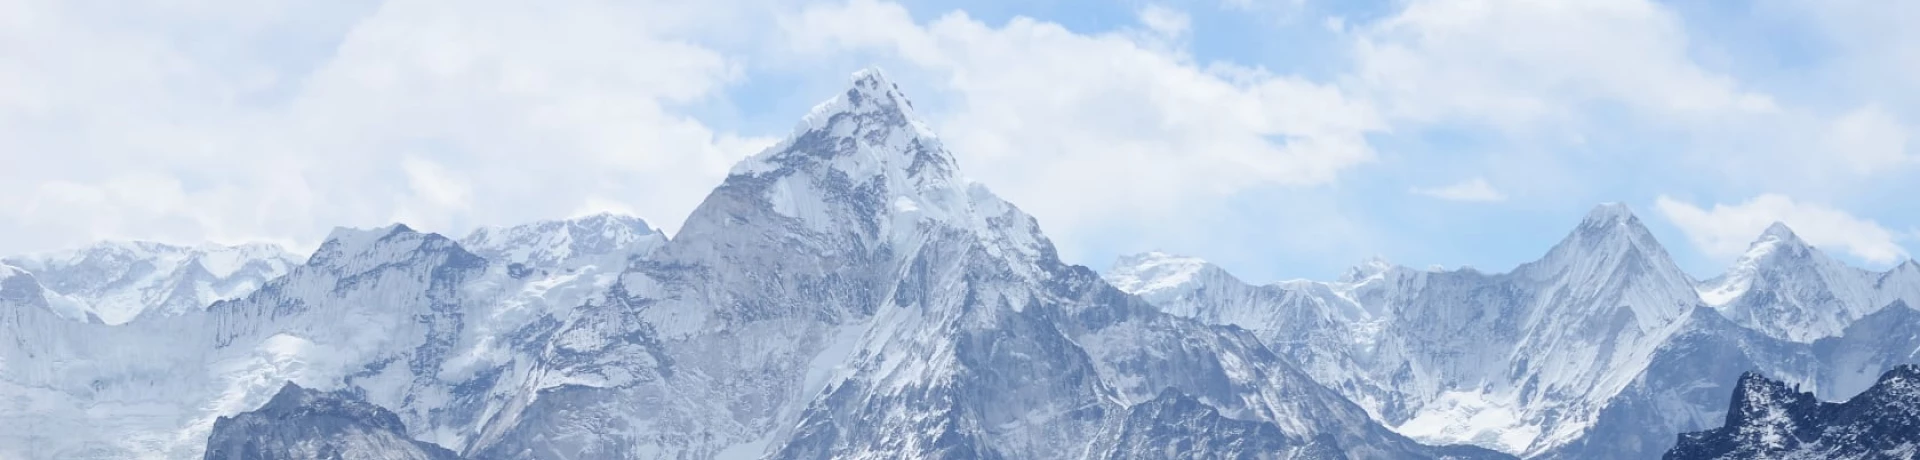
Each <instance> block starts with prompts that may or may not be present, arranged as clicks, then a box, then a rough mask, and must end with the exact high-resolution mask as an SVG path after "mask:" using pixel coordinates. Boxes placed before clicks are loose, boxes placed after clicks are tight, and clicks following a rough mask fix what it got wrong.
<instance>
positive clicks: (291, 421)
mask: <svg viewBox="0 0 1920 460" xmlns="http://www.w3.org/2000/svg"><path fill="white" fill-rule="evenodd" d="M205 458H206V459H207V460H229V459H231V460H248V459H267V458H273V459H286V460H299V459H313V460H319V459H340V460H455V459H457V458H459V457H458V456H456V455H454V453H453V451H450V450H446V449H443V448H441V447H440V446H435V445H432V444H428V443H424V442H419V441H414V440H412V439H410V438H409V437H408V436H407V430H406V427H405V426H403V425H401V423H400V418H399V417H396V416H394V415H393V413H392V412H387V411H386V410H385V409H381V408H379V407H376V406H373V405H371V404H367V403H366V402H363V401H359V400H356V399H354V398H353V395H351V394H346V393H341V392H332V393H322V392H319V391H314V390H310V389H306V388H301V387H300V386H298V385H294V384H291V383H289V384H287V385H286V386H285V387H282V388H281V389H280V392H279V393H278V394H276V395H274V397H273V399H272V400H270V401H267V404H266V405H265V406H261V407H260V408H259V409H254V410H251V411H247V412H243V413H240V414H239V415H235V416H233V417H220V419H219V420H218V421H216V422H214V424H213V435H212V436H211V437H210V438H209V439H208V440H207V454H206V457H205Z"/></svg>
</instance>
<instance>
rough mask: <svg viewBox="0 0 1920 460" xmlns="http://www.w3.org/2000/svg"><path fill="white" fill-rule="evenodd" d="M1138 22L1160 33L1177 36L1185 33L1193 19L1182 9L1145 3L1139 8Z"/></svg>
mask: <svg viewBox="0 0 1920 460" xmlns="http://www.w3.org/2000/svg"><path fill="white" fill-rule="evenodd" d="M1140 23H1141V24H1143V25H1146V26H1147V28H1148V29H1151V30H1153V31H1154V32H1156V33H1159V34H1161V35H1165V36H1169V37H1178V36H1181V35H1186V34H1187V29H1188V28H1189V27H1191V26H1192V24H1193V19H1192V18H1191V17H1189V16H1187V13H1186V12H1184V11H1180V10H1175V9H1172V8H1167V7H1164V6H1160V5H1147V6H1146V7H1145V8H1141V9H1140Z"/></svg>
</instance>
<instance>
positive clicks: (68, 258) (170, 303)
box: [0, 241, 298, 324]
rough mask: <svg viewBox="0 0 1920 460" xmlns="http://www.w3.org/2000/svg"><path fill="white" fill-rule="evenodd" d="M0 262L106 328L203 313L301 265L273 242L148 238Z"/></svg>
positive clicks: (65, 311)
mask: <svg viewBox="0 0 1920 460" xmlns="http://www.w3.org/2000/svg"><path fill="white" fill-rule="evenodd" d="M0 260H5V261H7V263H9V264H13V265H16V266H18V267H20V268H21V269H23V270H25V271H28V272H31V273H33V274H34V275H35V276H36V277H37V278H39V279H40V280H41V283H42V284H43V285H45V286H46V288H47V289H48V290H49V291H50V293H49V295H48V297H49V302H51V303H52V304H53V305H54V307H55V308H56V309H58V310H60V311H61V312H62V315H63V316H66V317H68V318H72V319H74V320H78V321H86V320H87V319H88V318H89V317H92V318H98V320H99V321H102V322H105V323H107V324H124V323H126V322H128V321H132V320H133V319H134V318H136V317H139V316H142V315H152V316H176V315H180V314H184V313H188V312H194V311H199V310H201V309H204V308H206V307H207V306H208V305H211V304H212V303H213V302H215V301H219V300H226V299H234V298H239V297H241V296H244V295H246V294H247V293H249V292H252V291H253V290H254V289H256V288H258V287H259V286H260V285H261V284H263V283H265V282H266V281H267V280H271V279H273V278H276V277H279V276H280V275H283V274H285V273H286V272H287V269H288V268H289V267H292V266H293V265H296V264H298V260H297V258H296V257H295V256H294V255H293V254H291V253H288V252H286V250H284V249H281V248H280V247H279V246H275V245H271V244H243V245H236V246H225V245H217V244H202V245H199V246H191V247H189V246H175V245H169V244H161V243H153V242H142V241H133V242H104V243H99V244H95V245H91V246H87V247H83V248H79V249H73V250H66V251H58V252H49V253H40V254H29V255H23V256H14V257H7V258H5V259H0Z"/></svg>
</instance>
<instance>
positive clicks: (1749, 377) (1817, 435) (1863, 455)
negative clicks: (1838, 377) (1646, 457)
mask: <svg viewBox="0 0 1920 460" xmlns="http://www.w3.org/2000/svg"><path fill="white" fill-rule="evenodd" d="M1732 401H1733V403H1732V405H1731V407H1729V408H1728V411H1727V414H1728V415H1727V422H1726V425H1725V426H1723V427H1720V428H1716V429H1712V430H1708V431H1703V432H1698V433H1687V434H1685V435H1682V436H1680V441H1679V445H1677V446H1675V447H1674V448H1673V450H1671V451H1669V452H1667V454H1666V457H1665V458H1667V459H1671V460H1694V459H1702V460H1704V459H1736V458H1809V459H1811V458H1821V459H1870V458H1875V459H1877V458H1913V457H1914V456H1915V455H1920V367H1915V366H1912V365H1906V366H1899V367H1895V368H1894V369H1893V370H1890V371H1887V373H1886V374H1884V375H1882V376H1881V377H1880V379H1879V381H1878V382H1877V383H1875V384H1874V385H1873V386H1872V387H1871V388H1868V389H1867V391H1865V392H1863V393H1861V394H1860V395H1859V396H1855V397H1853V398H1852V399H1849V400H1847V401H1846V402H1844V403H1825V402H1821V401H1819V400H1818V399H1815V398H1814V397H1813V395H1812V394H1809V393H1802V392H1800V391H1799V390H1798V389H1797V388H1794V387H1790V386H1788V385H1787V384H1785V383H1782V382H1779V381H1774V380H1769V379H1767V378H1766V377H1762V376H1760V374H1757V373H1747V374H1744V375H1742V376H1741V377H1740V382H1739V384H1738V387H1737V389H1736V390H1734V396H1733V398H1732Z"/></svg>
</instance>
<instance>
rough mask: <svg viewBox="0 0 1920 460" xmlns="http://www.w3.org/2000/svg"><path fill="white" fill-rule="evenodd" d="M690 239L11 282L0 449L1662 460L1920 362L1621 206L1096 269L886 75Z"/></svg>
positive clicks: (7, 267)
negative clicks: (1490, 267) (1504, 244)
mask: <svg viewBox="0 0 1920 460" xmlns="http://www.w3.org/2000/svg"><path fill="white" fill-rule="evenodd" d="M679 228H680V230H679V231H678V232H676V233H675V234H674V235H672V236H671V237H669V236H667V235H666V234H664V233H663V232H661V231H659V230H656V229H654V228H653V227H651V226H649V225H648V224H647V223H646V222H644V221H642V220H640V219H638V218H633V217H626V216H616V215H593V216H585V217H578V218H573V219H566V220H556V221H545V222H535V223H529V224H525V225H519V226H510V227H499V228H485V229H480V230H477V231H475V232H473V233H472V234H470V235H468V236H466V237H464V238H458V239H455V238H449V237H446V236H442V235H438V234H434V233H426V232H420V231H416V230H414V229H412V228H409V227H407V226H405V225H400V224H395V225H391V226H387V227H381V228H374V229H345V228H342V229H336V230H335V231H333V232H332V233H331V234H330V235H329V236H328V237H327V238H326V240H325V242H324V243H322V244H321V245H320V246H319V248H318V249H317V250H315V251H314V252H313V253H312V254H311V255H310V256H308V257H307V258H305V260H304V261H302V260H299V259H297V258H294V257H290V256H288V255H287V254H286V253H285V251H281V250H278V249H277V248H273V247H271V246H261V245H249V246H239V247H219V246H212V245H206V246H200V247H192V248H185V247H174V246H166V245H158V244H151V243H105V244H101V245H98V246H96V247H93V248H85V249H81V250H76V251H70V252H64V253H56V254H47V255H35V256H24V257H17V258H4V259H0V334H5V335H4V336H5V337H7V338H8V340H4V341H0V458H163V459H177V458H194V457H204V458H262V457H266V458H326V457H329V456H338V455H347V454H346V452H348V451H351V452H352V455H354V456H357V457H354V456H349V457H347V458H475V459H509V458H514V459H517V458H568V459H596V458H723V459H732V458H779V459H786V458H900V457H913V458H920V457H929V458H1115V459H1118V458H1300V459H1317V458H1355V459H1361V458H1368V459H1370V458H1513V457H1516V456H1518V457H1530V458H1653V457H1658V456H1659V455H1661V454H1662V453H1664V452H1666V450H1667V449H1668V448H1669V447H1672V446H1673V444H1674V440H1675V439H1678V435H1679V433H1682V432H1688V431H1698V430H1703V429H1708V428H1711V427H1715V426H1719V425H1721V424H1722V422H1723V421H1724V419H1725V418H1726V415H1725V414H1726V413H1727V411H1728V409H1727V404H1726V402H1727V401H1728V400H1729V398H1731V396H1732V394H1733V392H1734V388H1732V387H1731V386H1729V385H1730V384H1732V383H1734V382H1737V381H1738V380H1737V378H1738V376H1740V375H1742V374H1743V373H1745V372H1748V371H1752V370H1760V371H1762V372H1766V373H1767V374H1768V375H1774V376H1778V377H1779V378H1783V379H1786V380H1787V381H1789V382H1792V383H1794V384H1797V385H1800V387H1801V388H1807V389H1811V390H1812V391H1813V393H1814V394H1815V395H1816V396H1817V397H1819V398H1826V399H1838V398H1845V397H1848V396H1852V395H1853V394H1855V393H1859V392H1861V391H1866V390H1867V389H1868V388H1869V387H1872V386H1873V385H1874V384H1875V383H1876V382H1878V380H1877V379H1876V376H1878V375H1880V374H1881V373H1882V372H1884V371H1886V370H1888V369H1892V368H1894V366H1895V365H1896V364H1900V363H1907V362H1913V361H1914V360H1915V359H1916V358H1920V356H1915V355H1914V354H1915V353H1916V350H1920V332H1916V331H1920V328H1916V327H1915V326H1916V324H1915V322H1916V321H1920V314H1916V312H1914V311H1913V310H1912V309H1911V308H1909V307H1908V305H1920V303H1915V302H1917V301H1920V266H1916V265H1915V264H1914V263H1912V262H1911V261H1909V262H1908V263H1906V264H1903V265H1901V266H1899V267H1897V268H1895V269H1893V270H1891V271H1887V272H1871V271H1866V270H1860V269H1855V268H1851V267H1847V266H1845V265H1844V264H1841V263H1838V262H1835V261H1833V260H1832V259H1831V258H1827V257H1826V256H1824V255H1822V254H1821V253H1820V252H1819V251H1818V250H1817V249H1815V248H1813V247H1812V246H1810V245H1807V244H1805V243H1804V242H1802V241H1801V240H1799V239H1798V238H1797V237H1794V236H1793V235H1792V232H1791V231H1790V230H1788V229H1786V228H1785V227H1784V226H1777V227H1775V228H1773V229H1769V230H1768V231H1767V232H1766V234H1765V235H1763V236H1762V238H1761V241H1760V242H1756V243H1755V245H1754V246H1753V249H1752V250H1751V251H1750V252H1749V254H1747V256H1746V257H1743V258H1742V259H1741V261H1740V262H1739V264H1738V265H1736V266H1735V267H1734V268H1733V269H1731V270H1729V272H1728V273H1727V274H1726V275H1725V276H1721V277H1718V278H1715V279H1712V280H1705V281H1699V280H1694V279H1692V278H1691V277H1688V276H1687V275H1685V274H1684V273H1683V272H1681V271H1680V270H1679V269H1678V268H1677V267H1676V266H1675V264H1674V263H1673V262H1672V261H1671V260H1670V258H1669V257H1668V255H1667V253H1666V252H1665V250H1664V249H1662V248H1661V246H1660V245H1659V243H1658V242H1657V241H1655V240H1654V238H1653V237H1652V235H1651V234H1649V233H1648V232H1647V231H1646V229H1645V228H1644V226H1643V225H1642V224H1641V222H1640V221H1639V219H1638V218H1637V217H1635V216H1634V215H1633V214H1632V213H1631V212H1630V211H1629V210H1628V209H1627V208H1626V207H1625V206H1621V205H1602V206H1600V207H1598V208H1596V209H1595V210H1594V211H1593V212H1591V213H1590V214H1589V215H1588V216H1587V217H1586V218H1585V219H1584V220H1583V221H1582V222H1580V223H1579V224H1578V227H1577V228H1576V229H1575V230H1574V231H1573V232H1572V234H1570V235H1569V236H1568V237H1567V238H1566V239H1565V240H1564V241H1562V242H1561V243H1560V244H1558V245H1556V246H1555V247H1553V248H1552V249H1551V250H1549V251H1548V252H1547V254H1546V255H1545V256H1544V257H1542V258H1541V259H1540V260H1538V261H1535V262H1531V263H1528V264H1525V265H1522V266H1520V267H1518V268H1516V269H1514V270H1512V271H1510V272H1507V273H1500V274H1489V273H1481V272H1478V271H1473V270H1456V271H1441V270H1414V269H1408V268H1405V267H1398V266H1394V265H1392V264H1389V263H1385V262H1384V261H1377V260H1376V261H1370V262H1369V263H1367V264H1363V265H1362V266H1360V267H1356V268H1355V269H1353V270H1351V271H1349V272H1348V273H1347V274H1345V275H1344V276H1342V277H1341V279H1339V280H1337V281H1331V282H1313V281H1293V282H1284V283H1275V284H1266V285H1253V284H1248V283H1244V282H1241V281H1239V280H1237V279H1235V278H1234V277H1233V276H1232V275H1230V274H1228V273H1227V272H1225V271H1224V270H1221V269H1219V268H1218V267H1215V266H1213V265H1211V264H1207V263H1206V262H1204V261H1200V260H1197V259H1192V258H1185V257H1178V256H1173V255H1167V254H1144V255H1139V256H1132V257H1126V258H1123V259H1122V260H1121V261H1120V262H1119V263H1118V264H1116V265H1115V266H1114V267H1113V268H1112V269H1110V270H1108V271H1107V272H1106V273H1104V274H1102V273H1098V272H1095V271H1094V270H1092V269H1089V268H1087V267H1082V266H1075V265H1070V264H1066V263H1064V262H1062V261H1061V260H1060V258H1059V256H1058V255H1057V253H1056V251H1055V249H1054V247H1053V244H1052V243H1051V241H1050V240H1049V239H1048V238H1047V237H1046V236H1045V235H1044V234H1043V233H1042V232H1041V230H1040V226H1039V223H1038V222H1037V221H1036V220H1035V219H1034V218H1032V217H1031V216H1028V215H1027V214H1025V213H1023V212H1021V211H1020V210H1019V208H1017V207H1015V206H1014V205H1013V204H1011V203H1008V202H1006V201H1004V200H1001V199H1000V198H999V197H997V196H996V195H994V194H993V193H992V192H991V191H990V190H988V189H987V188H986V187H985V186H983V185H982V184H979V183H976V182H973V181H970V180H968V179H966V178H965V176H964V175H963V174H962V173H961V171H960V169H959V165H958V163H957V161H956V160H955V159H954V157H953V155H952V153H951V152H949V151H948V150H947V149H946V147H945V145H944V144H943V143H942V142H941V141H940V140H939V138H938V137H937V136H936V135H935V134H934V133H933V132H932V130H931V129H930V128H929V127H928V125H927V124H926V123H925V122H923V121H921V120H920V118H919V117H918V116H917V115H916V113H915V110H914V108H913V105H912V103H911V102H909V101H908V100H907V99H906V97H905V96H904V95H902V94H901V93H900V91H899V89H898V87H897V86H895V85H894V84H893V83H891V82H890V81H888V80H887V78H886V77H885V76H884V75H883V74H882V73H881V72H879V71H878V70H873V69H869V70H865V71H862V72H859V73H857V74H855V75H854V77H853V78H852V79H851V83H850V85H849V87H848V89H847V90H846V91H844V92H842V93H840V94H838V95H836V96H835V97H833V98H832V99H830V100H828V101H827V102H825V103H822V104H820V105H818V106H816V107H815V108H814V109H813V110H812V111H811V112H810V113H809V114H807V115H805V116H804V117H803V119H802V121H801V123H799V125H798V126H796V127H795V129H794V131H793V133H792V134H791V135H790V136H788V137H787V138H786V139H784V140H782V141H781V142H779V143H778V144H776V145H774V146H772V147H769V148H768V149H766V150H765V151H763V152H761V153H759V154H756V155H753V156H752V157H750V158H748V159H746V160H744V161H742V162H741V163H739V164H738V165H736V166H735V167H734V168H733V170H732V171H730V173H729V175H728V176H727V177H726V178H725V179H724V181H723V182H722V183H721V184H719V185H718V186H717V187H716V188H715V189H714V190H713V191H712V193H711V194H709V195H708V196H707V197H706V199H705V200H704V201H703V202H701V203H700V204H699V206H698V207H697V208H696V209H695V210H694V211H693V213H692V214H691V215H690V216H689V217H688V218H687V220H686V221H685V222H684V223H683V224H682V225H681V226H680V227H679ZM1736 410H1738V409H1737V408H1736Z"/></svg>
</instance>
